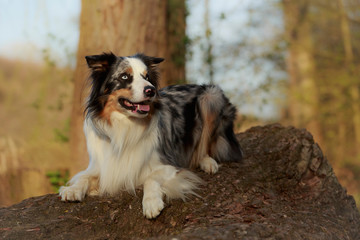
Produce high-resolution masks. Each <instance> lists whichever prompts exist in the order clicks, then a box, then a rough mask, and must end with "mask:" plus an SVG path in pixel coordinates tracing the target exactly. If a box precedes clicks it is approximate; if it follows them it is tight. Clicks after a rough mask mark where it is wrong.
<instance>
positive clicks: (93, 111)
mask: <svg viewBox="0 0 360 240" xmlns="http://www.w3.org/2000/svg"><path fill="white" fill-rule="evenodd" d="M163 60H164V59H162V58H156V57H149V56H146V55H143V54H136V55H133V56H129V57H118V56H115V55H114V54H112V53H103V54H101V55H94V56H87V57H86V61H87V64H88V66H89V68H90V69H91V77H90V80H91V91H90V95H89V98H88V101H87V105H86V118H85V121H84V132H85V136H86V142H87V149H88V153H89V157H90V162H89V166H88V168H87V169H86V170H84V171H81V172H79V173H78V174H77V175H75V176H74V177H73V178H72V179H71V180H70V181H69V183H68V185H67V186H64V187H61V189H60V196H61V200H62V201H82V200H83V199H84V197H85V195H115V194H116V193H118V192H119V191H122V190H125V191H129V192H135V189H136V188H137V187H139V186H141V185H142V186H143V188H144V196H143V200H142V206H143V214H144V215H145V217H147V218H155V217H157V216H158V215H159V214H160V212H161V210H162V209H163V208H164V202H163V198H164V196H166V197H167V198H168V199H173V198H181V199H183V200H185V199H186V197H187V196H188V195H189V194H195V195H196V193H195V190H196V189H197V187H198V186H199V184H201V182H202V181H201V179H200V178H199V177H197V176H196V175H195V174H194V173H192V172H191V171H189V170H187V169H189V168H190V169H191V168H197V167H199V168H200V169H202V170H203V171H205V172H207V173H210V174H213V173H216V172H217V171H218V164H217V162H225V161H240V160H241V158H242V152H241V149H240V145H239V143H238V142H237V140H236V137H235V134H234V131H233V122H234V119H235V115H236V109H235V107H234V106H233V105H232V104H231V103H230V102H229V100H228V99H227V98H226V97H225V95H224V93H223V91H222V90H221V89H220V88H219V87H218V86H215V85H174V86H169V87H166V88H163V89H160V90H159V89H158V85H159V84H158V78H159V77H158V70H157V65H158V64H159V63H161V62H162V61H163Z"/></svg>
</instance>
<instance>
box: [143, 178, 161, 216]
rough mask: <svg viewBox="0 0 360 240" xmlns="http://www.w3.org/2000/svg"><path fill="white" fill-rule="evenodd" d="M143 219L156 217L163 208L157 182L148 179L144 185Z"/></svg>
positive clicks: (159, 186)
mask: <svg viewBox="0 0 360 240" xmlns="http://www.w3.org/2000/svg"><path fill="white" fill-rule="evenodd" d="M142 205H143V213H144V215H145V217H147V218H149V219H151V218H155V217H157V216H158V215H159V214H160V212H161V210H163V208H164V201H163V192H162V190H161V185H160V183H159V181H158V180H156V179H154V178H149V179H147V180H146V181H145V183H144V197H143V201H142Z"/></svg>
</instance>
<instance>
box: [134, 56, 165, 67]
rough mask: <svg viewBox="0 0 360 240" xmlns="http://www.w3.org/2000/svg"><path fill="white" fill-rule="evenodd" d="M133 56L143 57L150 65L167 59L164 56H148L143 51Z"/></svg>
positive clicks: (152, 65)
mask: <svg viewBox="0 0 360 240" xmlns="http://www.w3.org/2000/svg"><path fill="white" fill-rule="evenodd" d="M131 57H136V58H139V59H141V60H142V61H143V62H144V63H145V65H146V66H148V67H156V65H158V64H159V63H161V62H162V61H164V60H165V59H164V58H159V57H150V56H146V55H145V54H143V53H137V54H135V55H134V56H131Z"/></svg>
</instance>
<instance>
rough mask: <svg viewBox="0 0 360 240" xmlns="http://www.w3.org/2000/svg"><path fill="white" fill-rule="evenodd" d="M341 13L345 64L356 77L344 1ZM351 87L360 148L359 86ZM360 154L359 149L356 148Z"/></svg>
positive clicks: (339, 1) (354, 120) (356, 142)
mask: <svg viewBox="0 0 360 240" xmlns="http://www.w3.org/2000/svg"><path fill="white" fill-rule="evenodd" d="M337 2H338V6H339V11H340V19H341V33H342V39H343V44H344V50H345V64H346V66H345V67H346V68H347V69H348V72H349V75H350V77H354V69H355V64H354V54H353V46H352V45H353V44H352V41H351V31H350V26H349V21H348V17H347V14H346V10H345V6H344V3H343V0H337ZM352 85H353V86H350V97H351V100H352V110H353V119H352V121H353V125H354V129H355V145H356V146H360V97H359V95H360V93H359V86H358V83H357V81H356V82H354V84H352ZM356 151H357V152H358V153H360V152H359V149H358V148H356Z"/></svg>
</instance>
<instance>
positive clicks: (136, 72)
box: [126, 58, 152, 102]
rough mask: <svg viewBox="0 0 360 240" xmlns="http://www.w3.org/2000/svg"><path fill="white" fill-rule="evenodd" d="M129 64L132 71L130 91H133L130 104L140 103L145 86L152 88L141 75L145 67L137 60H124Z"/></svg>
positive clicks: (145, 69)
mask: <svg viewBox="0 0 360 240" xmlns="http://www.w3.org/2000/svg"><path fill="white" fill-rule="evenodd" d="M126 60H127V61H128V62H129V64H130V66H131V68H132V71H133V82H132V84H131V85H132V89H133V96H132V99H131V101H132V102H142V101H144V88H145V87H146V86H152V84H151V83H150V82H148V81H146V80H145V79H144V77H145V76H144V75H143V73H144V72H145V71H147V67H146V65H145V64H144V63H143V62H142V61H141V60H140V59H137V58H126Z"/></svg>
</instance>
